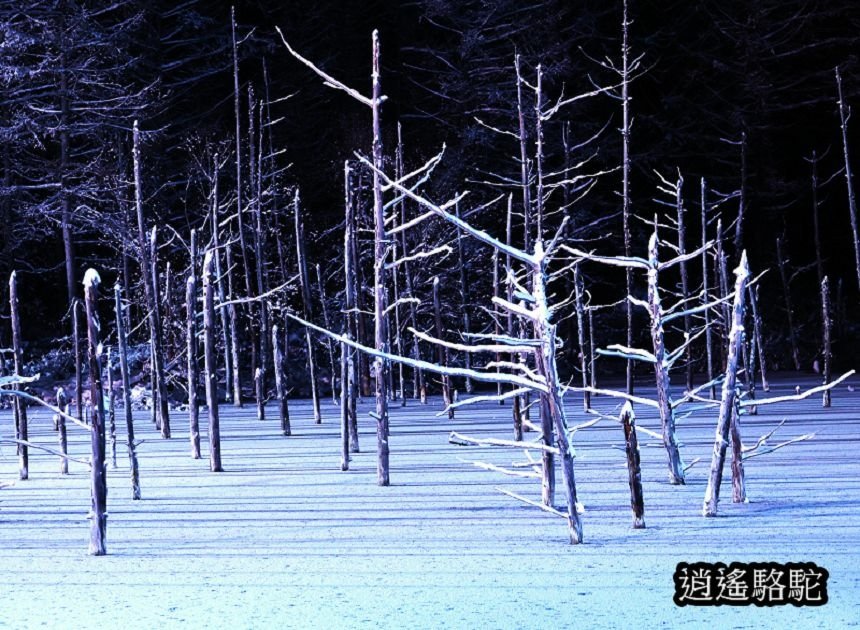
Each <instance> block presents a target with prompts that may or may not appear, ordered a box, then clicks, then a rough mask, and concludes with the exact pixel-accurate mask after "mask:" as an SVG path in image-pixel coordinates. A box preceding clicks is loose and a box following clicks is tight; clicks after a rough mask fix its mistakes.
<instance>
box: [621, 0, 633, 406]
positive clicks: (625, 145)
mask: <svg viewBox="0 0 860 630" xmlns="http://www.w3.org/2000/svg"><path fill="white" fill-rule="evenodd" d="M629 25H630V22H629V21H628V19H627V0H624V15H623V18H622V22H621V35H622V42H621V118H622V123H621V140H622V156H621V203H622V207H621V212H622V222H623V232H624V255H625V256H627V257H630V255H631V247H632V243H631V236H630V217H631V209H630V205H631V204H630V127H631V121H630V93H629V89H630V76H629V72H630V69H629V65H628V64H629V54H630V47H629V45H628V43H627V37H628V27H629ZM624 286H625V289H626V291H627V293H626V295H633V269H631V268H630V267H628V268H627V269H626V270H625V285H624ZM624 308H625V313H626V315H627V347H628V348H632V347H633V305H632V304H631V303H630V300H625V301H624ZM627 393H628V394H632V393H633V361H632V360H631V359H627Z"/></svg>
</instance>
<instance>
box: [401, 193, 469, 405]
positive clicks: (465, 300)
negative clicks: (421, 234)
mask: <svg viewBox="0 0 860 630" xmlns="http://www.w3.org/2000/svg"><path fill="white" fill-rule="evenodd" d="M454 212H455V214H456V216H457V218H459V217H460V208H459V206H455V207H454ZM403 254H404V255H405V254H406V252H405V251H404V252H403ZM457 258H458V262H459V265H458V266H459V268H460V308H461V309H462V310H463V331H462V332H463V334H464V335H469V334H471V332H472V321H471V317H470V316H469V308H471V303H472V298H471V295H470V292H469V275H468V272H467V271H466V255H465V253H464V252H463V233H462V230H460V229H459V228H457ZM465 365H466V369H467V370H469V369H471V368H472V354H471V353H470V352H467V353H466V357H465ZM473 390H474V386H473V385H472V379H471V378H469V377H468V376H467V377H466V393H467V394H471V393H472V391H473Z"/></svg>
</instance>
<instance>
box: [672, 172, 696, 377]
mask: <svg viewBox="0 0 860 630" xmlns="http://www.w3.org/2000/svg"><path fill="white" fill-rule="evenodd" d="M675 211H676V213H677V216H678V255H679V256H683V255H684V254H686V253H687V227H686V223H685V221H684V215H685V214H686V208H684V178H683V177H681V174H680V173H679V174H678V182H677V184H676V187H675ZM678 267H679V270H680V272H681V298H682V299H684V300H685V303H686V300H687V299H688V298H689V297H690V280H689V276H688V274H687V261H686V260H682V261H681V262H680V263H679V265H678ZM692 328H693V324H692V321H691V317H690V314H689V313H686V314H685V315H684V338H685V339H687V338H688V337H689V336H690V331H691V330H692ZM684 355H685V357H686V366H685V376H686V385H687V391H688V392H689V391H693V347H692V344H688V345H687V350H686V351H685V352H684Z"/></svg>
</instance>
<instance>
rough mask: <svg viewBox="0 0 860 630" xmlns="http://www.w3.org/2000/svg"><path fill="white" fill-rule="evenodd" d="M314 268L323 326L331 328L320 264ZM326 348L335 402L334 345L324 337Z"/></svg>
mask: <svg viewBox="0 0 860 630" xmlns="http://www.w3.org/2000/svg"><path fill="white" fill-rule="evenodd" d="M315 268H316V272H317V293H319V296H320V306H321V308H322V316H323V326H325V328H326V330H331V321H329V317H328V304H327V302H326V295H325V289H324V288H323V281H322V271H321V270H320V264H319V263H317V264H316V267H315ZM326 349H327V350H328V361H329V368H330V369H331V400H332V402H333V403H335V404H337V387H335V374H337V371H336V370H335V362H334V345H333V344H332V342H331V339H328V338H327V339H326Z"/></svg>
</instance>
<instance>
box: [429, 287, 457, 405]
mask: <svg viewBox="0 0 860 630" xmlns="http://www.w3.org/2000/svg"><path fill="white" fill-rule="evenodd" d="M433 321H434V323H435V326H436V338H437V339H442V337H443V335H444V328H443V327H442V303H441V301H440V299H439V276H434V277H433ZM436 356H437V361H438V362H439V365H441V366H443V367H448V349H447V348H446V347H445V346H443V345H441V344H440V345H437V346H436ZM442 401H443V402H444V403H445V407H447V408H448V418H449V419H453V418H454V410H453V409H452V408H451V404H452V403H453V402H454V398H453V396H452V395H451V377H449V376H448V375H447V374H442Z"/></svg>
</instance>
